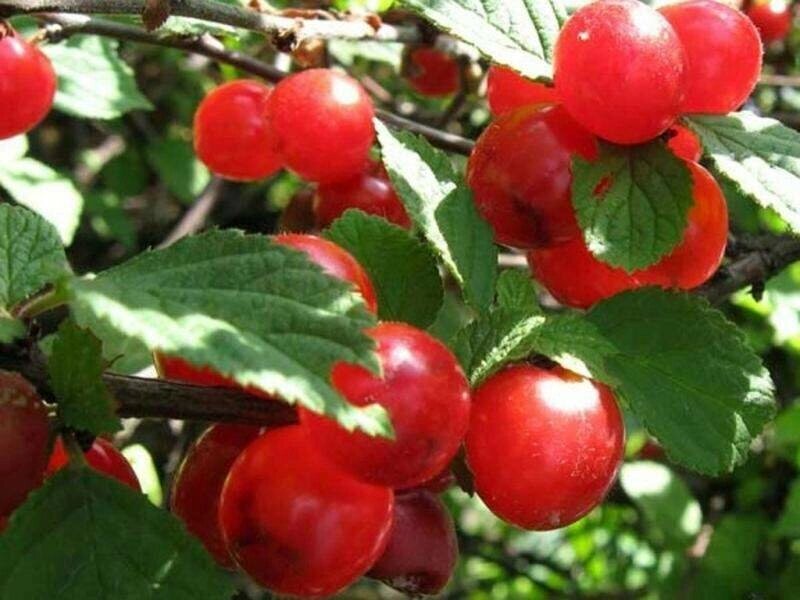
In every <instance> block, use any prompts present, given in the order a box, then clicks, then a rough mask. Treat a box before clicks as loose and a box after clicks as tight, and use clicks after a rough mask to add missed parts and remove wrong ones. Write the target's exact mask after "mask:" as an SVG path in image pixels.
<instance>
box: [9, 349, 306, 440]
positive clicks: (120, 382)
mask: <svg viewBox="0 0 800 600" xmlns="http://www.w3.org/2000/svg"><path fill="white" fill-rule="evenodd" d="M0 369H5V370H8V371H16V372H17V373H21V374H22V375H23V376H24V377H26V378H27V379H28V380H29V381H30V382H31V383H33V384H34V385H35V386H36V388H37V389H38V390H39V392H40V393H41V394H43V395H44V396H45V398H48V399H51V400H52V398H53V395H52V391H51V389H50V382H49V380H48V377H47V371H46V369H45V367H44V365H43V364H42V363H41V362H39V361H35V360H30V359H28V358H26V357H21V356H16V355H13V354H11V353H8V352H0ZM103 381H105V383H106V385H107V386H108V388H109V390H110V391H111V394H112V396H114V398H115V399H116V401H117V404H118V410H117V414H118V415H119V416H120V417H139V418H153V419H183V420H191V421H208V422H223V423H241V424H246V425H289V424H291V423H295V422H297V413H296V411H295V410H294V408H292V407H291V406H289V405H288V404H284V403H282V402H278V401H270V400H264V399H261V398H257V397H255V396H252V395H250V394H246V393H244V392H242V391H240V390H238V389H228V388H212V387H199V386H194V385H189V384H184V383H177V382H172V381H164V380H161V379H146V378H143V377H129V376H125V375H115V374H113V373H106V374H104V375H103Z"/></svg>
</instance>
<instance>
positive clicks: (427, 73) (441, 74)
mask: <svg viewBox="0 0 800 600" xmlns="http://www.w3.org/2000/svg"><path fill="white" fill-rule="evenodd" d="M407 70H408V71H409V73H408V74H407V75H406V79H407V80H408V83H409V85H410V86H411V87H412V88H413V89H414V90H415V91H417V92H419V93H420V94H422V95H423V96H431V97H434V98H437V97H441V96H449V95H450V94H454V93H455V92H457V91H458V87H459V85H460V83H461V69H460V67H459V65H458V61H457V60H456V59H455V58H453V57H452V56H450V55H449V54H447V53H445V52H442V51H441V50H436V49H435V48H415V49H414V50H412V51H411V52H410V53H409V54H408V69H407Z"/></svg>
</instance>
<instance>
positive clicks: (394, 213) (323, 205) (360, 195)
mask: <svg viewBox="0 0 800 600" xmlns="http://www.w3.org/2000/svg"><path fill="white" fill-rule="evenodd" d="M349 208H357V209H359V210H363V211H364V212H365V213H369V214H371V215H377V216H379V217H383V218H384V219H386V220H387V221H389V222H391V223H394V224H395V225H400V227H405V228H409V227H411V220H410V219H409V218H408V215H407V214H406V209H405V207H404V206H403V203H402V202H401V201H400V199H399V198H398V197H397V194H396V193H395V191H394V188H393V187H392V182H391V181H389V176H388V175H387V174H386V170H385V169H384V168H383V165H381V164H380V163H377V162H374V161H370V163H369V167H368V168H367V170H366V171H364V172H363V173H361V174H359V175H356V176H355V177H352V178H350V179H347V180H345V181H340V182H338V183H323V184H321V185H320V186H319V188H318V189H317V195H316V197H315V199H314V214H315V215H316V219H317V225H318V226H319V227H321V228H324V227H328V226H329V225H330V224H331V223H333V222H334V221H335V220H336V219H338V218H339V217H341V216H342V214H343V213H344V212H345V211H346V210H347V209H349Z"/></svg>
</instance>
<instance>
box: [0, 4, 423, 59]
mask: <svg viewBox="0 0 800 600" xmlns="http://www.w3.org/2000/svg"><path fill="white" fill-rule="evenodd" d="M143 7H144V2H143V0H0V18H8V17H12V16H14V15H22V14H41V13H73V14H74V13H79V14H101V15H140V14H141V13H142V9H143ZM170 8H171V14H172V15H174V16H178V17H192V18H195V19H200V20H202V21H208V22H210V23H219V24H222V25H228V26H231V27H237V28H239V29H247V30H250V31H256V32H258V33H263V34H267V35H270V36H272V37H273V39H275V40H278V41H280V44H281V47H282V48H285V47H286V46H287V45H289V46H294V45H296V44H298V43H300V42H301V41H303V40H306V39H309V38H320V39H329V38H339V39H355V40H358V39H374V40H381V41H396V42H419V41H420V39H421V36H420V33H419V30H418V29H417V28H415V27H410V28H409V27H398V26H393V25H387V24H380V25H378V26H377V28H376V27H375V26H373V24H372V23H371V22H369V21H368V20H366V19H352V20H339V19H298V18H291V17H285V16H282V15H280V14H267V13H260V12H257V11H255V10H251V9H247V8H240V7H238V6H233V5H230V4H223V3H221V2H215V1H214V0H171V2H170Z"/></svg>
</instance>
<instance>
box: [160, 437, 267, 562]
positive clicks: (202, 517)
mask: <svg viewBox="0 0 800 600" xmlns="http://www.w3.org/2000/svg"><path fill="white" fill-rule="evenodd" d="M260 433H261V429H260V428H258V427H247V426H244V425H223V424H216V425H212V426H211V427H209V428H208V429H207V430H206V431H205V433H204V434H203V435H202V436H201V437H200V438H199V439H198V440H197V441H196V442H195V443H194V445H193V446H192V447H191V448H190V449H189V452H187V454H186V456H185V457H184V459H183V463H181V467H180V469H179V470H178V474H177V475H176V476H175V480H174V481H173V483H172V496H171V498H170V506H171V509H172V512H173V513H175V515H177V516H178V518H180V520H181V521H183V522H184V524H185V525H186V528H187V529H188V530H189V531H190V532H191V533H192V534H193V535H195V536H196V537H197V538H198V539H199V540H200V541H201V542H202V543H203V545H204V546H205V547H206V550H208V551H209V552H210V553H211V555H212V556H213V557H214V558H215V559H216V561H217V562H218V563H219V564H220V565H222V566H223V567H227V568H233V566H234V563H233V560H232V559H231V557H230V554H228V548H227V547H226V546H225V542H224V541H223V539H222V531H221V530H220V527H219V520H218V518H217V513H218V511H219V498H220V494H222V486H223V484H224V483H225V478H226V477H227V476H228V471H230V468H231V465H233V463H234V461H236V459H237V458H238V457H239V455H240V454H241V453H242V452H243V451H244V449H245V448H246V447H247V446H248V445H249V444H250V443H251V442H252V441H253V440H255V439H256V438H257V437H258V436H259V434H260Z"/></svg>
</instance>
